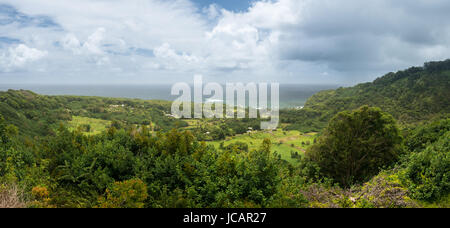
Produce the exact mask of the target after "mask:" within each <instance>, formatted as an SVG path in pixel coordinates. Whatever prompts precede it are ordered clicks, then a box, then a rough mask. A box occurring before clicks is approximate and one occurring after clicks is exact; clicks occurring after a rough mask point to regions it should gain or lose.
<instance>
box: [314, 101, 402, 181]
mask: <svg viewBox="0 0 450 228" xmlns="http://www.w3.org/2000/svg"><path fill="white" fill-rule="evenodd" d="M401 145H402V137H401V136H400V132H399V130H398V128H397V125H396V122H395V120H394V118H393V117H392V116H391V115H389V114H387V113H384V112H382V111H381V110H380V109H379V108H371V107H368V106H363V107H361V108H359V109H357V110H354V111H352V112H349V111H345V112H341V113H339V114H337V115H336V116H335V117H334V118H333V119H332V120H331V121H330V123H329V125H328V127H327V128H326V129H325V131H324V133H323V135H322V136H321V137H320V138H319V141H318V143H317V144H316V145H314V146H312V147H311V148H310V149H309V151H308V152H307V158H308V159H309V160H311V161H312V162H314V163H317V165H318V166H319V167H320V173H321V174H322V175H324V176H326V177H330V178H333V179H334V180H335V181H337V182H338V183H340V184H341V185H342V186H345V187H348V186H350V185H352V184H355V183H362V182H364V181H367V180H368V179H369V178H371V177H373V176H374V175H376V174H377V173H378V172H379V171H380V168H382V167H384V166H389V165H391V164H392V163H393V162H395V161H396V160H397V159H398V157H399V155H400V154H401V152H402V146H401Z"/></svg>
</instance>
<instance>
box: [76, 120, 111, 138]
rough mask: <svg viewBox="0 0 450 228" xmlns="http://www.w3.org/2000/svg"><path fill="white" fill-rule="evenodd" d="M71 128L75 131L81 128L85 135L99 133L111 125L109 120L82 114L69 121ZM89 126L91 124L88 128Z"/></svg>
mask: <svg viewBox="0 0 450 228" xmlns="http://www.w3.org/2000/svg"><path fill="white" fill-rule="evenodd" d="M68 124H69V130H71V131H74V130H77V129H80V130H81V131H83V133H84V134H85V135H97V134H100V133H102V132H103V131H105V130H106V128H107V127H108V126H110V125H111V121H109V120H101V119H94V118H89V117H82V116H73V117H72V121H69V123H68ZM87 126H90V127H89V128H90V129H88V128H87Z"/></svg>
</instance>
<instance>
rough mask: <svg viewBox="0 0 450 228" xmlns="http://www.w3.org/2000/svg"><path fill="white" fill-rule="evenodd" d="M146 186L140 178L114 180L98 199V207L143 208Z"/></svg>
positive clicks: (146, 195)
mask: <svg viewBox="0 0 450 228" xmlns="http://www.w3.org/2000/svg"><path fill="white" fill-rule="evenodd" d="M147 197H148V194H147V186H146V185H145V183H144V182H142V181H141V180H128V181H123V182H115V183H114V184H112V186H111V187H110V188H108V189H106V197H104V198H103V197H101V198H100V200H99V207H100V208H143V207H144V205H145V204H144V201H145V200H146V199H147Z"/></svg>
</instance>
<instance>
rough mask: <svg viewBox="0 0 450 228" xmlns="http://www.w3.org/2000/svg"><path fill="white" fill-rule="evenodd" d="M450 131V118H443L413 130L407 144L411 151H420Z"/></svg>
mask: <svg viewBox="0 0 450 228" xmlns="http://www.w3.org/2000/svg"><path fill="white" fill-rule="evenodd" d="M449 131H450V119H443V120H439V121H435V122H432V123H431V124H426V125H423V126H418V127H416V128H415V129H413V130H411V131H410V133H409V134H408V137H407V138H406V142H405V145H406V147H407V149H408V150H409V151H413V152H419V151H422V150H424V149H425V148H427V147H428V146H429V145H431V144H433V143H435V142H436V141H438V140H439V139H440V138H442V137H443V136H444V135H445V134H446V133H447V132H449Z"/></svg>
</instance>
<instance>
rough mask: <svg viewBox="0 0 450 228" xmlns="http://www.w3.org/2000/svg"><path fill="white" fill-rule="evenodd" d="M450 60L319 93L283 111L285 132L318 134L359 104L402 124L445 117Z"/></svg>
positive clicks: (449, 90) (449, 106)
mask: <svg viewBox="0 0 450 228" xmlns="http://www.w3.org/2000/svg"><path fill="white" fill-rule="evenodd" d="M449 79H450V60H446V61H443V62H432V63H426V64H425V65H424V67H413V68H410V69H407V70H405V71H399V72H397V73H389V74H387V75H385V76H383V77H381V78H379V79H377V80H375V81H374V82H372V83H364V84H360V85H357V86H354V87H350V88H339V89H337V90H328V91H322V92H319V93H317V94H315V95H314V96H312V97H311V98H310V99H308V101H307V102H306V104H305V107H304V109H302V110H284V111H282V112H281V122H282V123H289V124H290V125H289V126H288V127H287V128H286V129H287V130H300V131H306V132H307V131H319V130H321V129H323V128H324V127H326V123H327V122H328V121H329V120H330V119H331V118H332V117H333V116H334V115H336V114H337V113H339V112H342V111H349V110H353V109H357V108H359V107H361V106H363V105H369V106H372V107H373V106H375V107H380V108H381V109H382V110H383V111H385V112H387V113H389V114H391V115H392V116H394V117H395V118H396V119H397V120H398V121H399V122H400V123H402V124H415V123H420V122H422V121H428V120H431V119H438V118H445V117H448V114H449V113H450V103H449V102H450V100H449V99H448V98H449V97H450V80H449Z"/></svg>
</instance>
